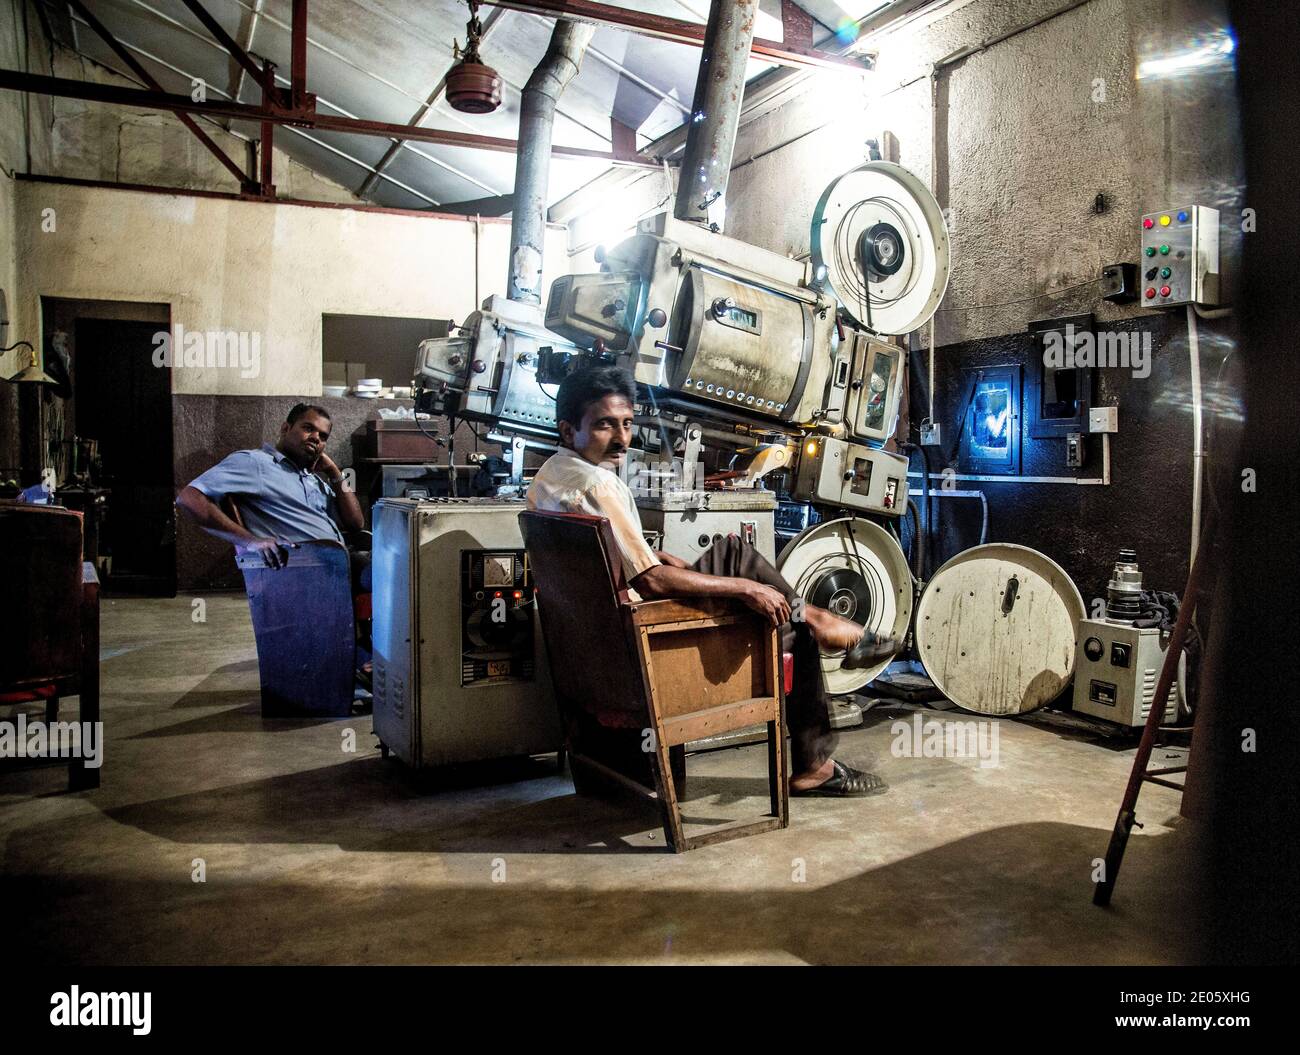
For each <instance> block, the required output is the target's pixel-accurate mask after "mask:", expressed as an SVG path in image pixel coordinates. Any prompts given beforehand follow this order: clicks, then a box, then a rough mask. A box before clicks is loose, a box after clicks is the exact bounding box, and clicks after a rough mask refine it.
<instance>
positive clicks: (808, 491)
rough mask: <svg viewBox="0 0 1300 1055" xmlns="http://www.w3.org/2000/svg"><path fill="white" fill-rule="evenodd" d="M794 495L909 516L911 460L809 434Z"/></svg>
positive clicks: (872, 511)
mask: <svg viewBox="0 0 1300 1055" xmlns="http://www.w3.org/2000/svg"><path fill="white" fill-rule="evenodd" d="M791 497H793V498H794V499H795V501H797V502H820V503H825V504H828V505H834V506H843V507H845V508H848V509H857V510H861V511H862V512H864V513H877V514H879V515H880V516H887V517H896V516H899V515H900V514H902V513H905V512H907V459H906V458H904V457H903V456H902V455H899V454H892V453H890V452H889V451H882V450H878V449H876V448H875V447H867V446H865V445H863V444H860V443H846V442H845V441H844V440H839V439H833V438H831V437H830V436H810V437H809V438H808V439H806V440H805V441H804V445H803V450H802V452H801V453H800V455H799V471H798V474H797V475H796V477H795V483H794V489H793V491H792V493H791Z"/></svg>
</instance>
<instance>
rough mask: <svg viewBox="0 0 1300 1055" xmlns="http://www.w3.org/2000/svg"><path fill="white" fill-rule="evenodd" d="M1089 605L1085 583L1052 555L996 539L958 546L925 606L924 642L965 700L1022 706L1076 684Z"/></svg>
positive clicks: (986, 709) (936, 671)
mask: <svg viewBox="0 0 1300 1055" xmlns="http://www.w3.org/2000/svg"><path fill="white" fill-rule="evenodd" d="M1085 615H1086V612H1085V609H1084V605H1083V598H1082V597H1081V596H1080V594H1079V591H1078V588H1077V587H1076V586H1075V585H1074V583H1073V582H1072V581H1071V580H1070V577H1069V576H1068V575H1066V574H1065V572H1064V571H1063V570H1062V569H1061V567H1060V565H1058V564H1057V563H1056V562H1055V561H1053V560H1052V559H1051V558H1050V557H1046V556H1044V555H1043V554H1041V553H1039V552H1038V551H1037V550H1032V549H1028V548H1027V547H1025V546H1013V545H1011V544H1009V543H1002V542H997V543H990V544H989V545H986V546H975V547H974V548H973V549H968V550H966V551H965V552H963V553H959V554H957V556H955V557H953V558H952V559H951V560H950V561H948V562H947V563H946V564H944V566H943V567H942V568H940V569H939V570H938V571H937V572H936V573H935V574H934V576H933V578H931V579H930V583H929V585H928V586H926V588H925V592H924V593H923V594H921V600H920V602H919V603H918V604H917V606H916V647H917V651H918V652H919V653H920V656H921V663H922V665H923V666H924V667H925V672H926V673H927V674H929V675H930V679H931V680H932V681H933V682H934V684H935V687H936V688H938V689H939V691H940V692H942V693H943V694H944V695H945V696H947V697H948V699H950V700H952V702H953V703H955V704H957V706H959V707H962V708H965V709H966V710H968V711H974V712H976V713H977V714H991V715H1004V714H1023V713H1025V712H1026V711H1033V710H1036V709H1038V708H1039V707H1042V706H1043V705H1044V704H1048V703H1051V702H1052V700H1054V699H1056V697H1057V696H1059V695H1060V694H1061V692H1062V691H1063V690H1064V689H1065V687H1066V685H1068V684H1069V682H1070V678H1071V677H1072V676H1073V674H1074V647H1075V640H1076V638H1077V636H1078V632H1079V622H1080V621H1081V620H1082V619H1084V618H1085Z"/></svg>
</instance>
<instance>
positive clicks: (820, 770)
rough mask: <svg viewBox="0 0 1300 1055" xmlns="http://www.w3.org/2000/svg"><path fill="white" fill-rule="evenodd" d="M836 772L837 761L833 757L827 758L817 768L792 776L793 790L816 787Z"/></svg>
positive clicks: (791, 788) (791, 786) (791, 785)
mask: <svg viewBox="0 0 1300 1055" xmlns="http://www.w3.org/2000/svg"><path fill="white" fill-rule="evenodd" d="M834 773H835V763H834V762H833V761H832V760H831V759H829V758H828V759H826V761H825V762H823V763H822V764H821V765H820V766H818V767H817V768H816V769H810V770H808V771H807V772H805V773H800V774H799V775H798V776H795V777H791V778H790V790H791V791H806V790H807V789H808V788H815V787H816V786H817V785H818V784H824V783H826V781H828V780H830V778H831V776H832V775H833V774H834Z"/></svg>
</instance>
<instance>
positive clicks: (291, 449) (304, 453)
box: [176, 403, 365, 568]
mask: <svg viewBox="0 0 1300 1055" xmlns="http://www.w3.org/2000/svg"><path fill="white" fill-rule="evenodd" d="M331 427H332V423H331V421H330V416H329V412H328V411H326V410H325V409H324V408H323V407H317V406H312V405H311V404H308V403H299V404H297V405H296V406H295V407H294V408H293V409H292V410H291V411H289V416H288V418H286V419H285V422H284V424H283V425H281V426H280V436H279V439H278V440H277V442H276V444H275V446H274V447H272V446H271V445H270V444H269V443H264V444H262V446H261V448H260V449H259V450H248V451H235V453H234V454H230V455H227V456H226V457H225V458H224V459H223V460H222V461H220V462H219V463H218V464H216V465H214V466H213V467H212V468H211V469H209V470H208V471H207V472H205V473H203V475H201V476H199V477H197V478H196V479H194V480H193V481H191V482H190V483H189V484H188V485H187V486H186V487H185V488H183V489H182V490H181V493H180V495H179V496H178V497H177V499H176V504H177V505H178V506H180V508H181V509H183V510H185V512H186V513H188V514H189V515H190V517H192V518H193V519H194V521H195V522H196V523H197V524H198V525H199V527H201V528H203V530H204V531H206V532H208V533H209V534H211V535H215V536H217V538H223V539H225V540H226V541H227V542H230V543H233V544H234V546H235V551H236V553H238V554H241V555H244V554H257V555H259V556H260V557H261V558H262V561H263V562H264V563H265V564H266V566H267V567H269V568H282V567H284V566H285V564H287V563H288V560H289V549H288V546H287V545H286V543H287V544H293V545H297V544H299V543H303V542H324V543H329V544H334V545H338V546H344V542H343V531H360V530H361V528H362V527H364V526H365V514H364V513H362V511H361V504H360V503H359V502H358V501H357V496H356V495H355V494H353V493H352V492H351V491H349V490H347V489H345V488H344V487H343V486H342V483H343V473H342V471H341V470H340V469H339V467H338V466H337V465H335V464H334V460H333V459H332V458H331V457H330V456H329V455H328V454H326V453H325V444H326V443H327V442H328V441H329V438H330V429H331ZM227 495H233V496H235V497H236V498H237V499H238V501H239V513H240V517H241V518H242V519H243V521H244V523H243V525H242V526H241V525H240V524H237V523H235V521H234V520H232V519H231V518H230V517H228V516H227V515H226V514H225V513H224V512H222V510H221V507H220V506H219V505H218V504H217V503H218V502H220V501H221V499H223V498H225V497H226V496H227ZM340 527H341V528H342V531H341V530H340ZM344 548H346V547H344Z"/></svg>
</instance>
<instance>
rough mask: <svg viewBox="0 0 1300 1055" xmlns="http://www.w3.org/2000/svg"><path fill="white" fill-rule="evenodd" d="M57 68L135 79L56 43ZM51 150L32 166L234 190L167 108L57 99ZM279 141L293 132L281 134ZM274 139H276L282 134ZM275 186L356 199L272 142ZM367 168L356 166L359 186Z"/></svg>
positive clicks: (209, 129)
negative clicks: (164, 110)
mask: <svg viewBox="0 0 1300 1055" xmlns="http://www.w3.org/2000/svg"><path fill="white" fill-rule="evenodd" d="M51 66H52V69H53V72H54V75H55V76H57V77H67V78H70V79H72V80H81V81H91V82H93V83H95V84H111V85H114V86H116V87H119V88H137V87H139V85H137V84H136V83H135V82H133V81H128V80H127V79H126V78H124V77H120V76H118V75H117V74H116V73H114V72H113V71H112V70H109V69H106V68H105V67H103V66H100V65H99V64H98V63H96V62H94V61H92V60H90V59H87V58H85V57H84V56H82V55H79V54H78V53H77V52H74V51H70V50H68V49H67V48H63V47H59V46H58V45H55V47H54V49H53V53H52V62H51ZM199 124H200V127H201V128H202V129H203V131H204V132H206V133H207V134H208V135H209V136H210V137H211V138H212V140H213V141H214V142H216V144H217V145H218V146H219V147H221V149H222V150H223V151H225V153H226V155H227V156H228V157H229V158H230V159H231V160H232V161H234V163H235V164H236V165H238V166H240V168H246V167H247V164H246V158H245V155H246V149H247V148H246V140H245V139H243V138H242V137H240V136H237V135H234V134H232V133H230V132H227V131H225V129H224V128H222V127H220V126H219V125H217V124H216V123H215V122H212V121H209V120H206V119H199ZM49 129H50V137H51V141H52V157H51V159H50V165H49V167H38V168H33V170H32V171H34V172H41V173H46V174H49V175H56V176H67V177H72V178H75V179H93V180H111V181H113V182H115V183H146V184H156V185H160V186H165V187H177V188H185V189H187V190H214V191H227V192H230V193H238V192H239V189H240V188H239V181H238V180H237V179H235V177H234V175H233V174H232V173H231V172H230V170H229V169H227V168H226V167H225V166H224V165H222V163H221V162H220V161H218V160H217V158H216V157H214V156H213V154H212V153H211V151H209V150H208V149H207V148H206V147H205V146H203V144H202V143H200V142H199V141H198V139H197V138H196V137H195V136H194V134H193V133H192V132H191V131H190V130H189V129H188V128H186V127H185V126H184V125H182V124H181V123H180V121H179V120H177V119H176V117H175V116H174V115H172V114H170V113H161V112H159V111H156V110H140V109H136V108H134V107H126V106H108V105H106V104H103V103H93V102H85V101H83V100H81V99H54V100H52V108H51V112H50V122H49ZM278 135H279V136H280V140H283V139H288V138H289V137H290V136H291V135H292V133H291V132H288V131H283V132H280V133H278ZM280 140H278V141H280ZM272 169H273V178H274V180H275V187H276V193H277V194H278V195H279V196H280V197H283V198H305V199H307V200H308V201H329V202H353V203H360V201H361V199H360V198H357V197H356V196H355V195H354V194H353V193H352V192H351V190H349V189H348V188H347V187H341V186H339V185H338V184H337V183H334V182H332V181H331V180H328V179H325V178H324V177H322V176H318V175H316V173H314V172H313V171H312V170H311V169H309V168H308V167H307V166H305V165H302V164H300V163H299V162H297V161H295V160H294V159H293V158H291V157H289V155H288V154H285V153H284V152H283V151H282V150H280V149H278V148H277V149H276V150H275V155H274V161H273V165H272ZM366 175H367V173H366V171H365V170H364V169H362V168H360V167H358V168H357V185H358V186H359V185H360V183H361V181H362V180H363V179H364V178H365V176H366Z"/></svg>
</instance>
